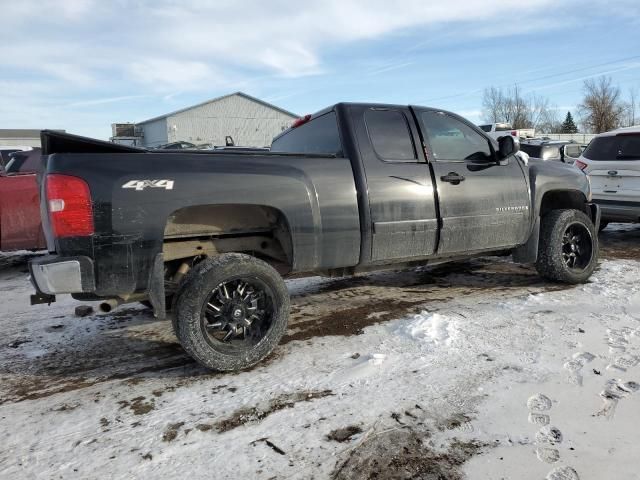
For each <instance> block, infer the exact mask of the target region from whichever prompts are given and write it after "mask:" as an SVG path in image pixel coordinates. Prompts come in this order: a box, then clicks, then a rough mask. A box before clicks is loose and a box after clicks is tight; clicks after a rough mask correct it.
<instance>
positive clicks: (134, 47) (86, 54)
mask: <svg viewBox="0 0 640 480" xmlns="http://www.w3.org/2000/svg"><path fill="white" fill-rule="evenodd" d="M0 2H2V7H0V10H1V11H2V16H3V19H9V21H5V28H3V29H0V58H2V61H3V66H4V67H3V73H2V82H4V83H5V85H6V86H7V88H9V89H10V91H11V92H13V96H10V95H11V94H10V93H8V92H9V90H4V89H0V111H3V112H4V113H6V112H9V114H10V117H11V118H12V119H16V118H25V115H24V112H27V111H28V112H29V114H30V115H32V116H35V117H36V118H40V119H46V118H50V117H51V115H52V105H53V106H54V107H56V106H57V107H59V108H61V109H62V110H64V111H65V112H67V113H66V115H68V116H67V117H61V118H62V120H60V121H62V122H65V123H66V122H69V121H70V120H69V119H71V118H73V119H74V120H73V121H74V122H75V123H79V120H78V119H79V118H81V117H79V116H75V117H72V116H71V113H69V112H70V111H71V110H74V109H82V108H83V107H86V106H90V105H106V104H109V103H115V102H117V101H118V100H113V99H119V98H129V99H133V98H134V97H139V96H141V95H149V94H153V95H157V96H158V100H159V101H163V99H164V101H166V102H170V101H171V100H172V99H173V98H174V97H175V96H176V95H178V93H177V92H179V94H185V95H202V96H213V94H217V93H221V92H223V91H225V90H238V89H243V88H247V86H248V88H249V90H250V91H251V89H252V88H253V87H254V86H255V88H256V89H259V88H260V85H261V83H262V81H263V80H269V81H271V82H272V83H273V79H274V78H276V79H278V81H283V82H285V81H287V82H288V81H291V79H295V78H296V77H304V76H309V75H323V74H324V75H329V74H331V75H334V76H335V77H340V75H341V72H339V71H334V70H333V68H332V65H331V64H329V63H328V62H327V56H328V52H332V53H335V52H339V53H340V54H341V56H342V57H344V58H349V56H350V50H349V49H351V48H353V49H354V51H362V50H358V49H359V48H361V47H362V46H363V45H364V44H365V43H366V42H370V41H378V40H379V39H381V38H383V37H385V36H386V37H390V36H398V37H400V36H404V35H411V38H412V39H414V38H415V39H419V40H417V41H416V44H417V45H418V47H421V46H425V45H429V46H431V47H433V45H434V41H435V42H437V43H436V44H437V45H445V44H446V43H447V42H460V41H461V40H462V39H464V40H465V41H469V39H470V38H474V36H475V38H477V37H478V36H483V37H484V36H501V35H512V34H514V33H518V32H523V31H525V30H527V31H528V30H530V29H535V31H540V33H541V34H544V32H545V30H546V29H549V28H554V27H556V26H557V23H558V20H559V19H562V22H561V23H562V24H564V21H565V20H567V21H574V20H576V15H573V16H571V17H569V18H567V17H563V16H561V15H559V14H561V13H563V12H566V11H567V9H568V8H569V7H571V8H573V9H574V10H572V11H577V6H579V7H580V11H586V10H587V9H588V8H589V6H587V5H585V4H584V3H583V2H581V1H580V0H565V1H564V2H557V0H528V1H527V2H522V1H521V0H518V1H515V0H447V1H446V2H442V1H438V2H436V1H429V0H427V1H425V0H397V1H396V2H389V1H388V0H370V1H364V0H361V1H357V0H308V1H305V2H291V1H290V0H273V1H270V2H263V1H260V0H245V1H233V2H232V1H205V0H181V1H179V0H135V1H134V0H109V1H104V0H64V1H60V0H17V1H9V0H0ZM586 3H588V4H589V5H593V6H594V8H596V9H597V10H598V11H604V10H605V9H606V8H607V7H606V5H605V2H604V0H587V2H586ZM616 8H618V9H621V10H624V12H625V15H626V16H627V17H628V16H633V15H635V16H636V17H637V16H639V15H640V12H639V11H638V10H639V9H638V6H637V0H620V2H618V3H617V4H616ZM525 18H526V21H523V20H522V19H525ZM549 18H550V19H552V20H553V19H555V20H553V21H552V22H549V21H547V19H549ZM454 27H457V28H454ZM434 30H437V31H438V32H439V34H438V35H439V36H438V37H437V38H434V37H433V35H430V32H433V31H434ZM447 35H449V36H448V37H447ZM458 36H459V37H460V38H457V37H458ZM423 39H424V40H423ZM436 48H439V47H436ZM405 53H406V52H405ZM392 55H393V52H392V53H391V54H387V53H385V54H384V55H383V56H384V57H385V58H387V59H389V58H392V60H390V61H389V60H387V61H386V62H385V63H382V64H378V65H375V64H374V65H373V66H370V67H369V68H365V69H363V72H362V76H363V77H364V76H366V75H380V74H383V73H385V72H388V71H390V70H394V69H401V68H405V67H412V66H413V65H412V62H413V61H415V59H414V58H405V57H403V58H393V57H392ZM371 56H372V57H374V56H375V52H374V54H372V55H371ZM352 58H353V59H354V61H357V60H360V59H358V58H357V57H356V54H355V53H354V54H352ZM376 80H377V79H376ZM304 81H306V80H303V82H304ZM352 81H353V82H357V81H361V79H360V78H355V79H352ZM2 82H0V83H2ZM298 90H299V89H298ZM34 92H36V93H34ZM287 94H288V92H286V91H285V92H282V95H285V97H286V95H287ZM296 95H297V94H296ZM92 102H93V103H92ZM9 108H12V109H13V108H16V109H19V110H20V109H21V112H13V111H9ZM54 110H55V108H54ZM88 110H89V109H84V110H83V112H82V113H83V114H84V113H85V111H88ZM97 110H99V109H96V111H97ZM96 114H97V113H96ZM78 115H79V114H78ZM145 116H146V115H145ZM6 118H8V117H7V116H6V115H5V117H4V119H0V121H2V122H3V123H7V121H6ZM82 120H83V122H84V120H85V118H84V117H82ZM12 122H13V120H12ZM12 126H14V125H13V124H12Z"/></svg>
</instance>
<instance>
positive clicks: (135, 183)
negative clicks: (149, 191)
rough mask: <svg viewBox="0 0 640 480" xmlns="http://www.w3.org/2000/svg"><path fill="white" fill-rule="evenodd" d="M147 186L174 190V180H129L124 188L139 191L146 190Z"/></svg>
mask: <svg viewBox="0 0 640 480" xmlns="http://www.w3.org/2000/svg"><path fill="white" fill-rule="evenodd" d="M147 187H149V188H164V189H165V190H173V180H129V181H128V182H127V183H125V184H124V185H122V188H133V189H135V190H138V191H141V190H144V189H145V188H147Z"/></svg>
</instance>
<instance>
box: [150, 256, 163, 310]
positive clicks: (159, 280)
mask: <svg viewBox="0 0 640 480" xmlns="http://www.w3.org/2000/svg"><path fill="white" fill-rule="evenodd" d="M149 301H150V302H151V305H152V306H153V312H154V314H155V316H156V318H157V319H158V320H164V319H166V318H167V306H166V302H165V293H164V256H163V255H162V253H159V254H157V255H156V258H155V259H154V261H153V267H152V268H151V278H149Z"/></svg>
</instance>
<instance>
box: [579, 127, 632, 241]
mask: <svg viewBox="0 0 640 480" xmlns="http://www.w3.org/2000/svg"><path fill="white" fill-rule="evenodd" d="M575 166H576V167H578V168H579V169H580V170H582V171H583V172H584V173H586V174H587V175H588V176H589V178H590V180H591V188H592V189H593V200H594V202H595V203H597V204H599V205H600V206H601V208H602V223H601V226H600V228H601V229H603V228H604V227H606V225H607V223H608V222H614V221H615V222H626V223H636V222H638V221H640V126H635V127H627V128H619V129H617V130H613V131H611V132H606V133H601V134H599V135H597V136H596V137H595V138H594V139H593V140H591V143H589V146H588V147H587V148H586V150H585V151H584V152H583V153H582V155H581V156H580V158H578V159H577V160H576V161H575Z"/></svg>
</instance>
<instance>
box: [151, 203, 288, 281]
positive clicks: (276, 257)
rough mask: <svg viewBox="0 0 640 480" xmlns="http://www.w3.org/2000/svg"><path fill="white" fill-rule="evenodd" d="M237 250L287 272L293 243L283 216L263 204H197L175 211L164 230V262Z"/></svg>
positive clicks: (211, 255)
mask: <svg viewBox="0 0 640 480" xmlns="http://www.w3.org/2000/svg"><path fill="white" fill-rule="evenodd" d="M229 252H240V253H246V254H249V255H252V256H254V257H257V258H260V259H263V260H265V261H266V262H268V263H270V264H272V265H273V266H274V267H276V268H277V270H278V271H281V272H283V273H288V271H289V270H291V266H292V264H293V243H292V239H291V233H290V230H289V226H288V222H287V220H286V218H285V217H284V215H283V214H282V213H281V212H280V211H279V210H276V209H274V208H272V207H267V206H263V205H198V206H192V207H187V208H183V209H180V210H177V211H176V212H174V213H173V214H171V215H170V216H169V218H168V220H167V224H166V227H165V231H164V244H163V255H164V259H165V262H169V263H170V262H174V261H176V260H181V259H189V258H196V257H214V256H216V255H220V254H223V253H229Z"/></svg>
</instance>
